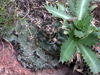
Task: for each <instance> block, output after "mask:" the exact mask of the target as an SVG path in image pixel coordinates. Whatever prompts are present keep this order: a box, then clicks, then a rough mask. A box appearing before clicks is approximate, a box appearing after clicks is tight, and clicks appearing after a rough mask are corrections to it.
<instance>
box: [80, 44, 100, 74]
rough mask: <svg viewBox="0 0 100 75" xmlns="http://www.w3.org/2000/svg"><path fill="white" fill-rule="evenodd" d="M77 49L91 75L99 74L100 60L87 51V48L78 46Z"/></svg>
mask: <svg viewBox="0 0 100 75" xmlns="http://www.w3.org/2000/svg"><path fill="white" fill-rule="evenodd" d="M78 49H79V50H80V52H81V53H82V56H83V59H84V61H85V62H86V63H87V64H88V65H89V67H90V70H91V71H92V72H93V74H97V73H98V72H100V60H99V59H98V58H97V57H96V55H95V54H94V53H93V52H92V50H91V49H89V48H88V47H87V46H83V45H80V44H79V45H78Z"/></svg>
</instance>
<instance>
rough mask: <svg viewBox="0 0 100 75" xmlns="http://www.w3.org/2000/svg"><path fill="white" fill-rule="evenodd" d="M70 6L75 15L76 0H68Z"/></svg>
mask: <svg viewBox="0 0 100 75" xmlns="http://www.w3.org/2000/svg"><path fill="white" fill-rule="evenodd" d="M67 2H68V7H69V10H70V12H71V14H72V15H73V16H75V1H74V0H67Z"/></svg>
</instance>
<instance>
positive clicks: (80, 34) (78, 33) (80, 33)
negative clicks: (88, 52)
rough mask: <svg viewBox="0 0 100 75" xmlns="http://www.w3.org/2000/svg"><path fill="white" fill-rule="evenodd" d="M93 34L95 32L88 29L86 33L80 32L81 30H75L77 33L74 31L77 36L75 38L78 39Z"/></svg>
mask: <svg viewBox="0 0 100 75" xmlns="http://www.w3.org/2000/svg"><path fill="white" fill-rule="evenodd" d="M92 32H93V30H92V29H91V28H88V29H87V30H86V31H84V32H83V31H79V30H76V29H75V31H74V34H75V36H76V37H79V38H82V37H84V38H85V36H88V35H89V34H90V33H92Z"/></svg>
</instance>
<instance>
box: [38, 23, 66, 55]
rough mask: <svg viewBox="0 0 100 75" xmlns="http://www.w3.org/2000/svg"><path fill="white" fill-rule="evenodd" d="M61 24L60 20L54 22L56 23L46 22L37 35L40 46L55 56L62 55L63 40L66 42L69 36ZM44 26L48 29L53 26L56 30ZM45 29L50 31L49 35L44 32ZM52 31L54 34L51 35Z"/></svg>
mask: <svg viewBox="0 0 100 75" xmlns="http://www.w3.org/2000/svg"><path fill="white" fill-rule="evenodd" d="M51 26H52V27H51ZM60 26H61V24H60V22H54V24H45V25H43V26H42V28H41V29H40V31H39V33H38V35H37V38H38V42H39V44H40V46H41V47H42V48H43V49H45V50H46V51H47V52H49V53H50V54H52V55H54V56H59V55H60V47H61V45H62V42H64V41H65V39H67V37H68V36H67V35H65V34H64V33H63V30H62V29H61V28H60ZM44 28H46V29H47V28H48V29H47V30H49V29H50V28H51V29H52V30H54V32H53V31H52V30H49V31H46V29H44ZM44 31H45V32H48V35H49V36H47V33H44ZM51 33H52V35H51V37H50V34H51Z"/></svg>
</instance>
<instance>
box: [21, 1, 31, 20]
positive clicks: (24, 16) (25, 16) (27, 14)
mask: <svg viewBox="0 0 100 75" xmlns="http://www.w3.org/2000/svg"><path fill="white" fill-rule="evenodd" d="M27 4H28V9H27V11H28V13H27V14H26V15H25V16H24V17H23V19H24V18H25V17H26V16H27V15H28V14H29V13H30V8H29V7H30V6H29V1H28V0H27Z"/></svg>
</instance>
